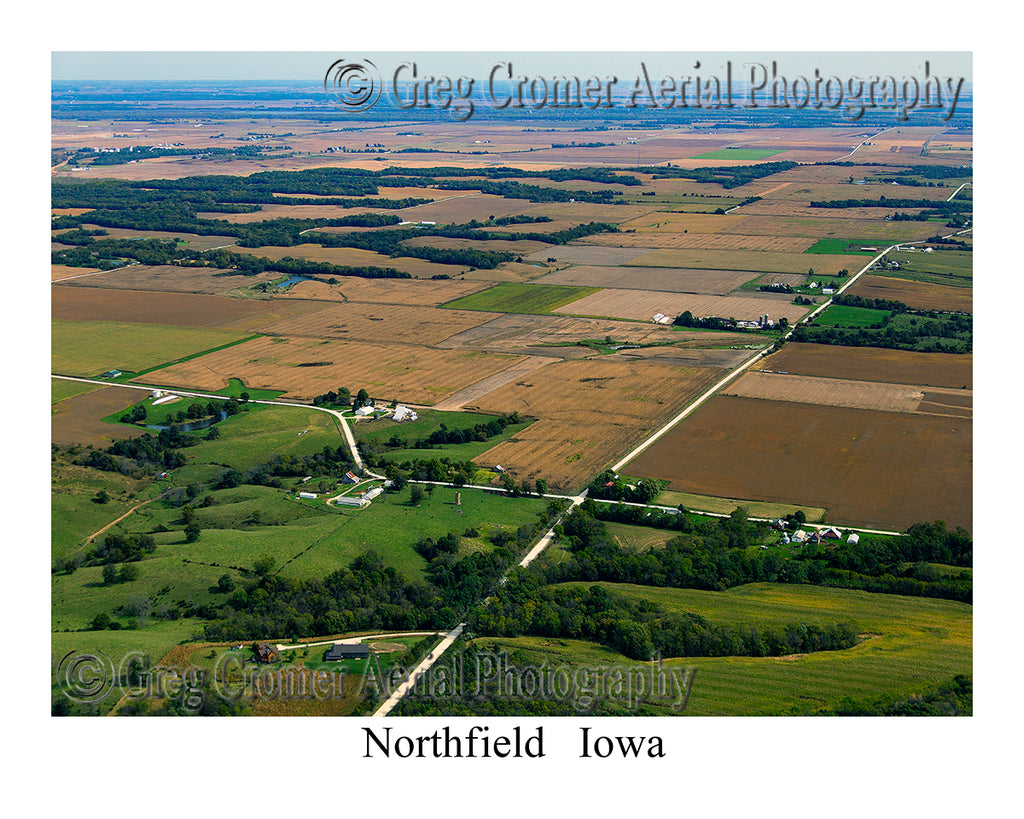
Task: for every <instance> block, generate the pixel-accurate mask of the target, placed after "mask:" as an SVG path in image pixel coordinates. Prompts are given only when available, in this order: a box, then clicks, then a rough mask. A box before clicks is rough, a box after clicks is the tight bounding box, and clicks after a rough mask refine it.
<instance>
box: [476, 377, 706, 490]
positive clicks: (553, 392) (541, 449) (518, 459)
mask: <svg viewBox="0 0 1024 819" xmlns="http://www.w3.org/2000/svg"><path fill="white" fill-rule="evenodd" d="M722 375H723V371H722V370H719V369H716V368H713V367H675V366H671V365H666V364H658V363H650V362H624V361H615V360H608V357H601V358H595V359H587V360H579V361H563V362H559V363H556V364H549V365H548V366H546V367H544V368H542V369H540V370H537V371H536V372H533V373H530V374H528V375H526V376H525V377H523V378H520V379H518V380H516V381H514V382H512V383H510V384H506V385H505V386H503V387H501V388H499V389H497V390H495V391H493V392H491V393H489V394H488V395H486V396H484V397H483V398H481V399H480V400H479V401H478V402H476V405H475V406H474V407H472V408H474V409H481V410H484V411H491V412H512V411H514V410H517V411H518V412H519V413H520V415H529V416H532V417H536V418H538V419H539V420H538V421H537V422H536V423H534V424H531V425H530V426H529V427H527V428H526V429H525V430H523V431H522V432H519V433H516V435H515V436H513V437H512V438H511V439H509V440H508V441H505V442H503V443H501V444H498V445H497V446H496V447H493V448H492V449H490V450H488V451H487V452H486V453H484V454H483V455H481V456H480V457H478V458H475V459H474V460H475V462H476V463H478V464H480V465H481V466H493V465H494V464H501V465H502V466H503V467H505V469H506V470H508V471H509V472H510V473H511V474H512V475H514V476H515V478H516V480H517V481H518V480H521V479H524V478H525V479H529V480H534V479H536V478H538V477H543V478H545V479H547V480H548V481H549V483H551V485H552V487H553V488H557V489H561V490H569V489H575V488H577V487H579V486H581V485H582V484H583V483H585V482H586V481H587V480H589V478H590V477H591V476H592V475H594V474H595V473H596V472H599V471H600V470H602V469H604V468H605V467H607V466H608V465H609V464H611V463H614V462H615V460H616V458H617V457H619V456H621V454H622V453H623V452H627V451H628V450H629V448H630V447H631V446H635V445H636V444H637V443H639V441H640V440H642V439H643V437H644V436H645V435H647V434H649V433H650V432H651V431H652V430H654V429H655V428H656V427H657V425H658V424H660V423H663V422H664V421H666V420H667V419H668V418H670V417H672V415H673V414H674V413H676V412H678V411H679V409H680V408H681V407H683V406H685V404H686V402H687V401H688V400H690V399H692V398H693V397H695V396H697V395H699V394H700V392H701V391H702V390H705V389H707V387H708V386H710V385H711V384H713V383H714V382H715V381H716V380H718V379H719V378H721V377H722ZM467 408H469V407H467Z"/></svg>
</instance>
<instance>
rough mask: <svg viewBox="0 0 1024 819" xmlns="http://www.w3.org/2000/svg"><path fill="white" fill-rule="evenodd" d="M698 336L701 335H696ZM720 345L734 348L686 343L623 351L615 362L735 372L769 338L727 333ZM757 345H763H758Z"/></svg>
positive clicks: (722, 336)
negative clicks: (643, 362)
mask: <svg viewBox="0 0 1024 819" xmlns="http://www.w3.org/2000/svg"><path fill="white" fill-rule="evenodd" d="M693 335H697V334H693ZM717 335H719V338H718V339H716V340H717V341H718V343H720V344H721V343H729V342H730V341H731V342H732V344H733V345H734V346H733V347H731V348H728V349H721V348H707V349H705V348H701V347H691V346H689V344H690V343H696V342H683V343H681V344H674V345H672V346H671V347H637V348H633V349H626V350H620V351H619V352H617V353H615V354H614V356H613V357H612V360H613V361H653V362H657V363H660V364H674V365H675V366H677V367H719V368H721V369H724V370H731V369H733V368H735V367H738V366H739V365H740V364H742V363H743V362H744V361H745V360H746V359H748V358H750V355H751V352H750V351H751V349H756V348H757V347H760V346H765V345H767V343H768V339H766V338H764V339H762V338H760V337H758V336H752V335H741V334H740V333H735V334H733V335H732V336H730V335H729V334H727V333H721V334H717ZM757 342H761V344H758V343H757Z"/></svg>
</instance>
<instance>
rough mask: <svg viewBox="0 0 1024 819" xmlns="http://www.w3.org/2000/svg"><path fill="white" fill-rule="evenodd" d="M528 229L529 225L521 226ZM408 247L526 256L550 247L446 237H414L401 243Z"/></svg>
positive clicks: (499, 240) (507, 241) (522, 241)
mask: <svg viewBox="0 0 1024 819" xmlns="http://www.w3.org/2000/svg"><path fill="white" fill-rule="evenodd" d="M521 227H529V225H521ZM402 244H403V245H406V246H408V247H439V248H443V249H446V250H447V249H456V250H463V249H470V250H490V251H494V252H506V253H515V254H517V255H519V256H526V255H527V254H530V253H534V252H536V251H538V250H543V249H544V248H546V247H551V245H549V244H547V243H545V242H534V241H530V240H529V239H523V240H520V241H509V240H507V239H485V240H481V239H449V238H448V237H446V236H414V237H413V238H411V239H407V240H406V241H404V242H403V243H402Z"/></svg>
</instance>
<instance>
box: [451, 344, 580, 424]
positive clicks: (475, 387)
mask: <svg viewBox="0 0 1024 819" xmlns="http://www.w3.org/2000/svg"><path fill="white" fill-rule="evenodd" d="M556 361H561V359H560V358H553V357H551V356H540V355H531V356H528V357H527V358H524V359H522V360H521V361H519V362H517V363H515V364H513V365H512V366H511V367H506V368H505V369H504V370H502V371H501V372H499V373H495V374H494V375H489V376H487V377H486V378H482V379H481V380H479V381H477V382H476V383H475V384H470V385H469V386H468V387H463V388H462V389H461V390H457V391H456V392H453V393H452V394H451V395H449V396H448V397H447V398H445V399H444V400H443V401H440V402H438V403H437V404H436V405H435V407H434V408H435V409H439V410H458V409H462V408H463V407H464V406H466V404H475V403H476V402H478V401H479V400H480V399H481V398H483V397H484V396H485V395H487V393H489V392H492V391H494V390H496V389H498V388H499V387H503V386H505V385H506V384H508V383H509V382H510V381H515V380H517V379H519V378H523V377H525V376H526V375H527V374H528V373H532V372H533V371H534V370H539V369H540V368H541V367H545V366H547V365H548V364H553V363H554V362H556Z"/></svg>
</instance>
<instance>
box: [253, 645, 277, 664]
mask: <svg viewBox="0 0 1024 819" xmlns="http://www.w3.org/2000/svg"><path fill="white" fill-rule="evenodd" d="M252 650H253V653H255V655H256V662H259V663H276V662H277V661H278V660H280V659H281V654H280V652H279V651H278V650H277V649H276V648H274V647H273V646H272V645H271V644H270V643H253V644H252Z"/></svg>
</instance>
